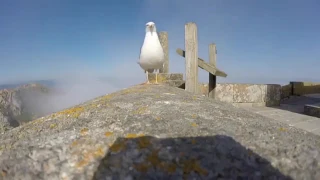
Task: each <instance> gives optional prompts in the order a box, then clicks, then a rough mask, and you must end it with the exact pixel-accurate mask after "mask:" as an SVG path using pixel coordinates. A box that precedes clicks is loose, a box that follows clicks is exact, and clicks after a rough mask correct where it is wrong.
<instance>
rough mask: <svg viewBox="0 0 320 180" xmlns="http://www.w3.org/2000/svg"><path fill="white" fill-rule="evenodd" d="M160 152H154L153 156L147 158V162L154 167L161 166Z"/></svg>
mask: <svg viewBox="0 0 320 180" xmlns="http://www.w3.org/2000/svg"><path fill="white" fill-rule="evenodd" d="M158 152H159V150H155V151H152V153H151V155H149V156H147V161H148V162H150V163H151V164H152V165H153V166H154V167H156V166H159V165H160V162H161V161H160V159H159V157H158Z"/></svg>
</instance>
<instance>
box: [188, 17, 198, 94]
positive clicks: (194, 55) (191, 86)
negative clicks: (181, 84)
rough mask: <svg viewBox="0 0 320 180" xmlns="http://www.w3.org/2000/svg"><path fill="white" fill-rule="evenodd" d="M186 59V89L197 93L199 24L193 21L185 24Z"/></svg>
mask: <svg viewBox="0 0 320 180" xmlns="http://www.w3.org/2000/svg"><path fill="white" fill-rule="evenodd" d="M185 49H186V53H185V60H186V66H185V68H186V87H185V90H186V91H188V92H192V93H197V89H198V61H197V59H198V34H197V25H196V24H195V23H193V22H190V23H187V24H186V25H185Z"/></svg>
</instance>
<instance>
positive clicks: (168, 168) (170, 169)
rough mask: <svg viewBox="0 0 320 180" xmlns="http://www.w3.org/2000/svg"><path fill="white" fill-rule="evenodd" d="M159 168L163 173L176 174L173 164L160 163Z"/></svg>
mask: <svg viewBox="0 0 320 180" xmlns="http://www.w3.org/2000/svg"><path fill="white" fill-rule="evenodd" d="M160 168H161V169H162V170H163V171H165V172H168V173H174V172H176V169H177V165H175V164H173V163H165V162H161V163H160Z"/></svg>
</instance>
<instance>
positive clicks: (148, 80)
mask: <svg viewBox="0 0 320 180" xmlns="http://www.w3.org/2000/svg"><path fill="white" fill-rule="evenodd" d="M148 73H149V72H148V71H146V77H147V82H146V84H150V82H149V75H148Z"/></svg>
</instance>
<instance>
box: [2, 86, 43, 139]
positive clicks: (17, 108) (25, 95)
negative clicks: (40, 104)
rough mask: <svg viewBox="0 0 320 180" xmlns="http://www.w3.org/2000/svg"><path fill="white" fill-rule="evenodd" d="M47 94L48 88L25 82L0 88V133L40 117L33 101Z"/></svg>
mask: <svg viewBox="0 0 320 180" xmlns="http://www.w3.org/2000/svg"><path fill="white" fill-rule="evenodd" d="M48 94H49V89H48V88H47V87H45V86H42V85H40V84H26V85H23V86H18V87H16V88H13V89H2V90H0V134H2V133H4V132H5V131H7V130H10V129H12V128H14V127H17V126H19V125H20V124H22V123H24V122H28V121H30V120H32V119H35V118H37V117H41V115H43V113H40V112H39V110H37V107H36V105H35V104H36V103H35V101H37V100H38V99H40V97H41V96H46V95H48ZM35 97H36V98H35Z"/></svg>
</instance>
